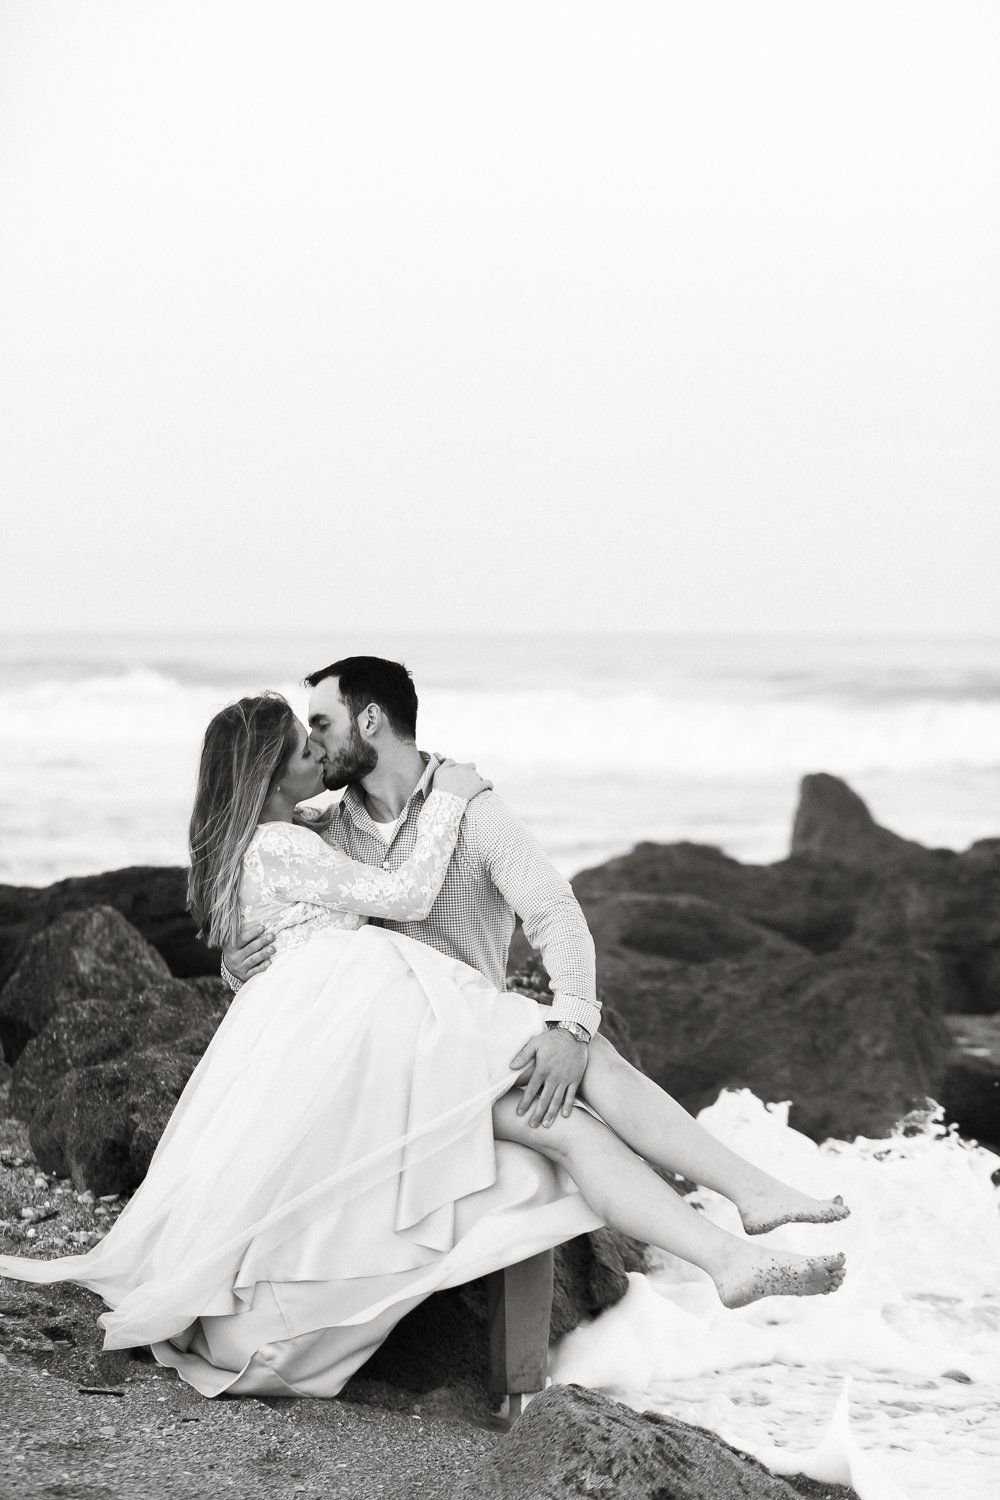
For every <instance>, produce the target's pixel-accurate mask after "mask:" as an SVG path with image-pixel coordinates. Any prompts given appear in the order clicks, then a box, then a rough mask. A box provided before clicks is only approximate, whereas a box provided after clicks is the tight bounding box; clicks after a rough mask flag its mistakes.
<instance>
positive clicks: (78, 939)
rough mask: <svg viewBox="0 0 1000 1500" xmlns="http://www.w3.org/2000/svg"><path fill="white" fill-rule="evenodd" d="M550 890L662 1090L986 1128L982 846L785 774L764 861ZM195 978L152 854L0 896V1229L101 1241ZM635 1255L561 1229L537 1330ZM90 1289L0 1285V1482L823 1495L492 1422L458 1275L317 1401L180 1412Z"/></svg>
mask: <svg viewBox="0 0 1000 1500" xmlns="http://www.w3.org/2000/svg"><path fill="white" fill-rule="evenodd" d="M574 888H575V889H576V892H577V895H578V897H579V899H580V901H581V903H582V905H583V907H584V910H585V911H586V914H587V917H588V921H589V922H590V924H591V928H592V930H593V932H594V937H595V942H596V945H597V949H598V974H599V983H600V987H601V993H602V998H603V1000H604V1002H605V1008H606V1018H607V1019H606V1030H607V1031H608V1033H609V1035H611V1036H612V1038H613V1039H614V1040H615V1041H616V1044H617V1045H618V1046H619V1047H620V1048H621V1049H622V1050H624V1051H625V1052H626V1054H627V1055H629V1056H630V1057H631V1058H632V1059H633V1060H634V1061H636V1062H638V1063H640V1064H641V1065H642V1066H643V1067H644V1069H645V1070H646V1071H647V1072H649V1073H650V1074H651V1075H652V1076H653V1077H655V1078H657V1080H658V1081H659V1082H661V1083H662V1084H663V1085H664V1087H666V1088H668V1089H669V1090H670V1092H671V1093H673V1094H675V1095H676V1096H677V1097H678V1098H680V1099H681V1100H682V1102H683V1103H685V1104H686V1105H687V1106H688V1107H689V1108H691V1109H693V1110H697V1109H699V1108H701V1107H702V1106H703V1105H704V1104H707V1103H709V1102H711V1101H712V1100H713V1099H714V1098H715V1097H716V1095H717V1093H718V1091H719V1089H720V1088H724V1087H748V1088H751V1089H753V1091H754V1092H755V1093H756V1094H757V1095H758V1096H759V1097H761V1098H763V1099H765V1100H774V1101H781V1100H786V1099H791V1100H793V1109H792V1115H791V1123H792V1124H793V1126H795V1128H797V1129H799V1130H802V1131H804V1132H805V1133H806V1134H808V1135H811V1136H813V1137H814V1138H815V1139H822V1138H824V1137H826V1136H838V1137H845V1138H851V1137H853V1136H855V1135H858V1134H865V1135H874V1134H882V1133H885V1132H887V1131H888V1130H890V1129H891V1128H892V1126H893V1125H894V1124H895V1123H896V1122H897V1121H898V1120H899V1119H900V1118H901V1117H902V1116H903V1115H905V1114H906V1112H907V1111H908V1110H910V1109H912V1108H915V1107H920V1106H922V1105H923V1104H924V1103H925V1101H926V1100H927V1098H928V1097H932V1098H934V1099H936V1100H938V1101H939V1102H940V1103H941V1104H943V1105H944V1106H945V1108H946V1111H947V1114H948V1117H949V1118H950V1119H951V1120H952V1121H953V1122H955V1124H956V1125H957V1126H958V1128H960V1129H961V1130H962V1131H963V1132H964V1133H965V1134H967V1135H969V1136H973V1137H975V1138H978V1139H980V1140H982V1141H984V1142H986V1143H988V1144H992V1145H993V1146H994V1147H996V1145H997V1143H998V1142H1000V1022H998V1013H1000V902H998V900H997V897H998V896H1000V839H991V840H983V841H980V842H979V843H977V844H975V845H974V846H973V847H972V848H971V849H970V850H967V851H965V852H964V853H961V854H957V853H954V852H952V851H949V850H928V849H924V848H922V847H921V846H919V845H916V844H913V843H911V842H909V841H907V840H903V839H901V838H899V837H898V836H897V835H895V834H893V833H891V832H890V831H889V830H886V829H882V828H880V827H878V825H876V824H875V823H874V822H873V821H872V819H871V818H870V816H869V814H868V811H867V809H866V808H865V807H864V804H863V803H862V802H861V800H860V799H859V798H857V797H856V796H855V794H854V793H853V792H852V791H851V790H850V788H848V787H847V786H845V785H844V784H843V783H842V782H839V781H837V780H836V779H835V778H833V777H828V776H812V777H807V778H805V780H804V782H803V786H802V796H801V800H800V805H799V809H798V813H797V815H796V820H795V827H794V831H793V839H792V850H791V853H790V856H789V858H788V859H787V860H783V861H779V862H778V863H776V864H773V865H765V866H748V865H741V864H740V863H739V862H738V861H736V860H733V859H730V858H728V857H727V856H726V855H724V854H722V853H721V852H720V851H719V850H716V849H713V848H709V847H706V846H701V845H694V844H676V845H652V844H641V845H639V846H638V847H637V848H636V849H635V850H634V851H633V852H632V853H631V854H629V855H626V856H624V857H623V858H621V859H617V860H612V861H609V862H608V863H607V864H605V865H603V866H601V867H599V868H598V869H595V870H589V871H585V872H583V873H581V874H580V875H579V876H577V877H576V879H575V880H574ZM513 961H514V964H515V972H514V973H513V974H512V980H511V982H512V984H513V985H514V986H515V987H517V988H521V989H526V990H529V991H535V992H537V993H539V994H544V977H543V976H542V975H541V973H540V971H539V969H538V966H537V964H536V963H535V962H534V960H533V958H532V956H531V955H530V953H529V952H528V950H527V949H526V948H525V947H524V945H523V942H522V944H521V946H520V947H517V946H515V953H514V959H513ZM217 972H218V971H217V958H216V955H213V954H211V953H209V952H208V951H207V950H205V949H204V948H203V947H202V946H201V945H200V944H199V943H198V942H197V940H196V938H195V936H194V933H193V930H192V927H191V923H190V920H189V918H188V917H187V914H186V912H185V910H184V875H183V872H182V871H178V870H166V869H132V870H121V871H114V872H111V873H109V874H106V875H103V876H97V877H89V878H84V879H77V880H68V881H61V882H59V883H58V884H56V885H54V886H51V887H49V888H47V889H45V890H33V889H29V888H24V887H0V1042H2V1045H3V1052H4V1055H5V1059H6V1061H5V1062H3V1063H0V1250H4V1251H7V1252H8V1253H15V1254H22V1255H23V1254H31V1255H40V1256H51V1255H58V1254H66V1253H72V1252H73V1251H75V1250H77V1249H78V1248H84V1247H85V1246H86V1245H87V1244H88V1243H91V1242H92V1241H93V1240H94V1239H95V1238H98V1237H99V1236H100V1235H101V1234H102V1233H103V1232H105V1230H106V1229H107V1227H108V1225H109V1223H110V1222H111V1221H112V1220H113V1217H114V1215H115V1214H116V1212H118V1211H120V1208H121V1207H122V1206H123V1203H124V1201H125V1195H127V1194H128V1193H129V1192H131V1191H132V1190H134V1188H135V1187H136V1185H137V1184H138V1182H140V1181H141V1180H142V1176H143V1174H144V1172H145V1170H146V1167H147V1165H148V1162H149V1158H150V1156H151V1154H152V1151H153V1149H154V1148H155V1145H156V1141H157V1140H158V1138H159V1134H160V1132H161V1131H162V1129H163V1126H164V1124H165V1123H166V1120H167V1118H168V1117H169V1114H170V1111H171V1110H172V1108H173V1105H174V1102H175V1101H176V1099H177V1097H178V1095H179V1093H180V1091H181V1090H182V1088H183V1087H184V1083H185V1082H186V1080H187V1077H188V1076H189V1074H190V1072H191V1070H192V1069H193V1067H194V1066H195V1064H196V1062H197V1060H198V1058H199V1057H200V1055H201V1052H202V1051H203V1050H204V1047H205V1046H206V1045H207V1042H208V1039H209V1038H210V1036H211V1034H212V1032H213V1030H214V1028H215V1026H216V1025H217V1024H218V1021H219V1019H220V1017H221V1016H222V1014H223V1013H224V1008H225V1005H226V1004H227V1002H228V992H227V991H226V990H225V988H224V986H222V985H221V984H220V982H219V981H218V978H217ZM642 1265H643V1247H642V1246H639V1245H636V1244H635V1243H633V1242H629V1241H627V1240H625V1239H624V1238H623V1237H622V1236H618V1235H615V1234H613V1233H612V1232H610V1231H600V1232H598V1233H597V1234H595V1235H590V1236H584V1237H582V1238H581V1240H579V1241H573V1242H571V1244H570V1245H568V1246H565V1247H562V1248H561V1250H560V1251H559V1252H558V1265H557V1294H556V1302H555V1306H554V1312H553V1323H552V1336H553V1337H559V1336H560V1335H561V1334H563V1333H565V1332H568V1331H569V1330H570V1329H571V1328H573V1327H575V1326H576V1325H577V1324H578V1323H579V1322H581V1321H582V1320H584V1319H586V1318H588V1317H591V1316H593V1315H594V1314H596V1313H597V1312H599V1311H600V1310H601V1309H602V1308H603V1307H607V1306H610V1305H612V1304H613V1303H614V1302H616V1301H617V1300H618V1299H619V1298H620V1297H621V1296H622V1295H623V1294H624V1291H625V1288H626V1286H627V1272H628V1271H629V1270H634V1269H639V1268H641V1267H642ZM99 1310H100V1306H99V1303H98V1299H96V1298H94V1297H91V1296H90V1295H89V1294H87V1293H84V1292H82V1291H80V1290H79V1289H75V1288H67V1287H54V1288H35V1287H28V1286H24V1285H22V1284H19V1283H12V1282H4V1283H3V1286H2V1288H0V1386H2V1389H3V1393H4V1400H5V1412H7V1413H9V1419H8V1423H7V1424H6V1430H5V1437H4V1444H3V1446H4V1448H5V1450H6V1452H5V1453H4V1455H3V1456H2V1457H0V1490H4V1492H7V1491H9V1492H10V1493H16V1494H18V1495H25V1496H28V1495H34V1494H38V1495H43V1494H45V1495H51V1494H62V1495H67V1496H69V1495H72V1496H75V1495H80V1496H83V1495H86V1496H102V1497H103V1496H107V1497H118V1496H122V1497H124V1496H126V1495H129V1496H131V1495H134V1494H137V1493H142V1494H145V1495H150V1496H156V1497H159V1496H168V1495H174V1494H176V1495H185V1496H194V1495H201V1494H202V1493H204V1494H205V1495H208V1494H209V1493H211V1494H215V1493H217V1492H218V1490H219V1489H220V1488H222V1489H227V1488H228V1489H232V1490H233V1492H234V1493H237V1494H248V1495H249V1494H260V1495H275V1496H277V1495H286V1494H287V1495H290V1496H291V1495H297V1494H303V1495H330V1496H338V1497H340V1496H343V1497H345V1500H352V1497H354V1496H361V1495H364V1496H369V1495H378V1494H383V1493H384V1494H389V1493H392V1494H394V1495H403V1496H405V1495H414V1496H416V1495H426V1496H434V1497H438V1496H440V1497H445V1496H450V1495H454V1496H455V1497H456V1500H458V1497H459V1496H463V1495H470V1496H471V1495H473V1494H476V1495H495V1496H498V1497H499V1496H502V1497H504V1500H519V1497H520V1496H521V1495H523V1496H524V1497H525V1500H528V1497H529V1496H530V1497H532V1500H536V1497H543V1496H545V1495H548V1494H552V1495H564V1494H573V1493H580V1494H584V1493H586V1494H590V1495H599V1494H607V1495H609V1496H610V1495H612V1494H613V1495H616V1496H619V1495H621V1496H627V1495H635V1496H641V1495H650V1496H651V1495H653V1494H654V1493H656V1492H658V1491H659V1492H660V1493H667V1492H669V1493H670V1494H671V1495H674V1494H676V1495H677V1496H684V1497H685V1500H686V1497H689V1496H690V1497H691V1500H695V1497H697V1496H705V1497H706V1500H707V1497H708V1496H709V1495H711V1496H713V1497H714V1496H718V1495H722V1494H726V1495H728V1494H733V1495H754V1496H769V1497H770V1496H773V1497H774V1500H789V1497H791V1496H793V1495H802V1496H806V1495H813V1494H820V1493H822V1494H824V1495H833V1494H835V1493H838V1492H836V1491H835V1490H834V1488H832V1487H830V1486H822V1487H810V1486H809V1484H808V1482H803V1483H802V1484H799V1483H798V1482H797V1481H796V1482H795V1483H791V1482H789V1481H787V1480H779V1479H777V1478H775V1476H772V1475H770V1474H768V1472H767V1471H766V1470H763V1469H761V1467H760V1466H759V1465H755V1464H754V1463H753V1461H752V1460H746V1459H745V1458H743V1457H740V1456H739V1455H737V1454H735V1451H734V1450H732V1449H729V1448H727V1445H725V1444H723V1443H721V1441H720V1440H719V1439H716V1438H714V1437H712V1436H711V1435H710V1434H705V1433H702V1432H701V1430H700V1429H695V1428H686V1429H685V1427H684V1424H683V1423H677V1422H672V1421H671V1419H668V1418H663V1417H656V1416H654V1415H650V1414H647V1415H646V1416H639V1415H637V1414H636V1413H634V1412H631V1411H628V1410H627V1409H626V1408H623V1407H620V1406H619V1405H618V1404H617V1403H615V1402H609V1401H607V1400H606V1399H605V1398H604V1397H601V1396H598V1395H596V1393H593V1392H586V1391H578V1390H577V1389H576V1388H562V1389H560V1390H558V1391H557V1390H555V1389H553V1390H552V1391H550V1392H548V1393H546V1395H545V1397H544V1398H539V1399H538V1401H537V1402H536V1403H535V1404H534V1405H533V1406H532V1407H531V1408H530V1409H529V1411H528V1413H527V1414H526V1416H525V1417H524V1418H523V1419H522V1422H521V1423H520V1424H519V1425H518V1427H517V1428H515V1429H514V1431H513V1432H512V1433H510V1434H509V1435H507V1436H505V1435H504V1434H503V1430H502V1425H501V1424H500V1423H499V1422H498V1420H497V1418H496V1415H495V1413H494V1412H493V1410H492V1405H491V1401H490V1398H489V1396H488V1395H487V1393H486V1390H485V1386H484V1383H483V1365H484V1359H485V1332H484V1329H485V1310H484V1303H483V1296H482V1289H481V1287H479V1286H477V1285H476V1284H472V1285H471V1286H470V1287H467V1288H460V1289H458V1290H456V1291H453V1292H447V1293H442V1294H440V1295H439V1296H437V1297H435V1298H432V1299H430V1300H429V1301H428V1302H427V1303H425V1304H424V1305H423V1307H422V1308H420V1309H418V1310H417V1311H416V1312H415V1313H414V1314H412V1315H411V1316H410V1317H409V1318H407V1319H405V1320H404V1322H403V1323H402V1324H401V1325H400V1326H399V1328H398V1329H397V1330H396V1331H395V1333H394V1334H393V1335H392V1336H391V1338H390V1339H389V1340H388V1341H387V1342H386V1344H385V1346H383V1348H382V1349H381V1350H380V1351H379V1352H378V1354H377V1355H376V1356H375V1357H374V1358H373V1359H372V1360H371V1361H370V1362H369V1364H368V1365H367V1366H365V1368H364V1370H363V1371H362V1372H360V1374H359V1375H358V1376H356V1377H355V1378H354V1380H352V1381H351V1382H350V1383H349V1385H348V1387H347V1388H346V1390H345V1392H344V1394H343V1397H342V1399H341V1400H339V1401H336V1402H325V1403H324V1402H311V1401H290V1402H277V1401H276V1402H270V1401H269V1402H258V1401H243V1402H241V1401H222V1402H215V1403H212V1402H206V1401H204V1400H202V1399H201V1398H200V1397H198V1396H196V1395H195V1394H194V1393H193V1392H192V1391H190V1390H189V1389H188V1388H187V1387H184V1386H183V1385H181V1383H180V1382H178V1381H177V1379H176V1377H175V1376H174V1375H173V1374H172V1373H169V1372H166V1371H163V1370H161V1369H160V1368H159V1367H158V1366H156V1365H155V1364H153V1363H151V1360H150V1357H149V1356H148V1354H147V1355H145V1357H144V1356H143V1353H142V1351H138V1353H114V1354H106V1353H104V1352H103V1351H102V1350H101V1348H100V1339H99V1337H98V1332H99V1330H97V1329H96V1327H95V1322H94V1320H95V1316H96V1313H97V1312H98V1311H99ZM60 1412H61V1413H63V1415H62V1416H60V1415H59V1413H60ZM567 1433H576V1437H575V1438H574V1440H573V1441H572V1442H564V1435H565V1434H567ZM586 1434H589V1437H587V1440H586V1441H585V1440H584V1435H586ZM723 1450H724V1451H723ZM210 1465H215V1467H214V1468H211V1467H209V1466H210ZM668 1474H669V1477H670V1485H671V1486H672V1487H671V1488H669V1491H668V1490H667V1489H664V1488H663V1486H664V1485H665V1484H666V1478H665V1476H666V1475H668ZM525 1475H531V1476H533V1477H532V1479H531V1483H532V1485H534V1488H530V1489H528V1488H525V1487H524V1486H525V1484H526V1483H527V1480H526V1479H524V1476H525ZM5 1486H6V1489H4V1487H5ZM720 1486H721V1487H720ZM839 1493H840V1494H846V1493H847V1492H846V1491H841V1492H839Z"/></svg>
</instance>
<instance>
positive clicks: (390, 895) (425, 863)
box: [257, 792, 466, 922]
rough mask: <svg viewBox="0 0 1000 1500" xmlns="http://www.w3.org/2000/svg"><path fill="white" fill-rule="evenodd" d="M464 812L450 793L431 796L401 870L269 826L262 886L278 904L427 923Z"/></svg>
mask: <svg viewBox="0 0 1000 1500" xmlns="http://www.w3.org/2000/svg"><path fill="white" fill-rule="evenodd" d="M465 806H466V804H465V801H464V799H463V798H461V797H453V796H452V795H451V793H450V792H432V793H431V795H430V796H429V797H428V798H427V801H426V803H425V804H424V808H423V811H422V812H421V814H420V826H419V828H418V830H417V839H416V843H415V844H414V846H413V853H412V854H411V855H410V857H409V859H408V860H407V861H406V863H405V864H402V865H400V867H399V869H398V870H380V869H378V868H376V867H375V866H373V865H365V864H361V863H360V861H358V860H354V859H348V857H347V855H346V854H344V853H343V852H342V851H341V850H340V849H332V848H331V847H330V845H329V844H326V843H324V842H323V840H322V839H321V838H320V836H319V835H318V834H316V833H313V832H312V831H311V830H310V829H308V828H301V827H298V826H296V825H295V824H292V823H265V824H264V825H263V830H262V834H261V838H260V842H259V844H258V849H257V852H258V854H259V857H260V862H261V875H262V884H263V886H264V888H265V889H266V890H267V891H268V894H269V895H271V896H272V898H273V899H275V900H277V901H287V902H293V901H315V902H319V903H320V904H322V905H323V906H332V907H335V908H336V909H337V910H338V911H351V912H357V913H358V915H360V916H362V917H388V918H390V919H392V920H393V921H396V922H402V921H412V920H414V919H418V918H421V917H426V915H427V913H428V912H429V911H430V909H431V907H432V906H433V905H434V902H435V900H436V899H437V894H438V891H439V890H440V889H441V882H442V880H443V879H444V875H445V871H446V870H447V868H448V861H449V860H450V859H451V856H452V854H453V852H454V849H455V841H456V839H457V838H458V828H459V824H460V823H461V821H462V814H463V813H464V812H465Z"/></svg>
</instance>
